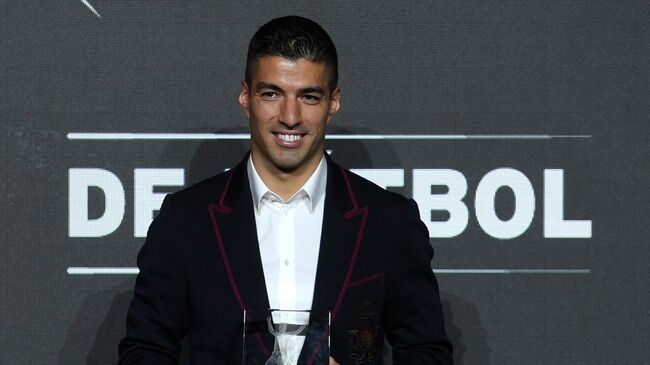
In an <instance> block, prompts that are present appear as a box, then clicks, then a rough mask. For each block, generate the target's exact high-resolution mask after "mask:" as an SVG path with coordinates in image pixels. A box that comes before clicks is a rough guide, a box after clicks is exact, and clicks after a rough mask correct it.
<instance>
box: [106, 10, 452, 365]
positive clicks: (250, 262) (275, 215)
mask: <svg viewBox="0 0 650 365" xmlns="http://www.w3.org/2000/svg"><path fill="white" fill-rule="evenodd" d="M340 95H341V93H340V89H339V87H338V61H337V55H336V49H335V47H334V44H333V43H332V41H331V39H330V38H329V36H328V35H327V33H326V32H325V31H324V30H323V29H322V28H321V27H320V26H319V25H318V24H316V23H314V22H313V21H311V20H308V19H305V18H301V17H283V18H279V19H274V20H272V21H270V22H269V23H267V24H265V25H264V26H262V27H261V28H260V29H259V30H258V31H257V32H256V34H255V35H254V36H253V38H252V40H251V42H250V45H249V49H248V57H247V64H246V76H245V80H244V81H243V82H242V87H241V94H240V96H239V102H240V104H241V107H242V109H243V111H244V113H245V114H246V116H247V117H248V119H249V123H250V131H251V152H250V154H249V155H248V156H246V157H245V158H244V160H243V161H242V162H241V163H240V164H239V165H237V166H235V167H234V168H233V169H231V170H229V171H228V172H226V173H223V174H220V175H217V176H215V177H213V178H210V179H208V180H206V181H203V182H201V183H199V184H196V185H194V186H192V187H189V188H187V189H185V190H182V191H180V192H178V193H175V194H171V195H169V196H167V197H166V199H165V201H164V203H163V205H162V207H161V209H160V213H159V215H158V216H157V217H156V219H155V220H154V221H153V223H152V224H151V227H150V228H149V233H148V236H147V240H146V242H145V244H144V246H143V248H142V250H141V251H140V254H139V255H138V267H139V268H140V274H139V275H138V278H137V280H136V284H135V289H134V297H133V301H132V303H131V307H130V309H129V313H128V318H127V334H126V337H125V338H124V339H123V340H122V342H121V343H120V347H119V354H120V363H122V364H173V363H176V362H177V361H178V360H177V358H178V355H179V351H180V347H179V346H180V345H179V342H180V340H181V339H182V338H183V337H184V336H185V335H186V334H187V335H188V336H189V342H190V351H191V357H192V362H193V363H196V364H233V365H234V364H241V361H242V360H241V353H242V343H241V342H242V340H241V336H242V328H243V326H242V319H243V313H244V310H250V309H268V308H278V309H325V310H328V311H331V323H332V324H331V347H330V355H331V356H332V357H331V358H330V359H329V361H330V364H338V363H340V364H343V365H345V364H379V363H381V354H382V346H383V338H384V334H385V335H386V338H387V339H388V341H389V342H390V343H391V344H392V346H393V359H394V363H395V364H422V365H431V364H451V363H452V359H451V344H450V343H449V341H448V340H447V338H446V335H445V331H444V324H443V318H442V310H441V306H440V299H439V293H438V285H437V282H436V279H435V277H434V275H433V273H432V271H431V268H430V260H431V258H432V255H433V251H432V249H431V247H430V245H429V239H428V234H427V231H426V228H425V226H424V224H423V223H422V222H421V221H420V219H419V216H418V209H417V206H416V204H415V202H414V201H413V200H410V199H406V198H404V197H402V196H399V195H397V194H394V193H391V192H388V191H385V190H383V189H381V188H379V187H377V186H376V185H374V184H372V183H370V182H368V181H366V180H364V179H362V178H361V177H359V176H356V175H354V174H353V173H351V172H349V171H347V170H345V169H343V168H341V167H339V166H338V165H336V164H335V163H334V162H333V161H332V160H331V159H330V158H329V156H327V154H325V153H324V139H325V128H326V126H327V124H329V123H330V121H331V120H332V118H333V117H334V116H335V115H336V113H337V112H338V110H339V108H340ZM269 341H270V342H269ZM268 346H273V342H272V339H271V340H269V339H268V338H265V339H261V340H260V347H261V348H266V349H268ZM306 357H309V356H305V354H300V360H299V361H298V363H301V364H302V363H307V362H308V360H307V359H306Z"/></svg>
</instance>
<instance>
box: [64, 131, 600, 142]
mask: <svg viewBox="0 0 650 365" xmlns="http://www.w3.org/2000/svg"><path fill="white" fill-rule="evenodd" d="M67 138H68V139H69V140H85V141H106V140H112V141H132V140H242V139H243V140H247V139H250V134H248V133H121V132H120V133H77V132H70V133H68V134H67ZM325 138H326V139H329V140H418V139H419V140H471V139H560V138H591V135H590V134H328V135H326V136H325Z"/></svg>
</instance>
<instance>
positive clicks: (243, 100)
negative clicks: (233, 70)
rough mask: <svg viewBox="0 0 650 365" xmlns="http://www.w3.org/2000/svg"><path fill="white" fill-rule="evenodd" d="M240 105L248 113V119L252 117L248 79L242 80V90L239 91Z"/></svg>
mask: <svg viewBox="0 0 650 365" xmlns="http://www.w3.org/2000/svg"><path fill="white" fill-rule="evenodd" d="M239 105H240V106H241V109H242V111H244V114H245V115H246V119H250V110H249V106H250V94H249V93H248V84H247V83H246V80H243V81H242V82H241V92H240V93H239Z"/></svg>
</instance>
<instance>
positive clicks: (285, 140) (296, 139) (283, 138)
mask: <svg viewBox="0 0 650 365" xmlns="http://www.w3.org/2000/svg"><path fill="white" fill-rule="evenodd" d="M273 135H274V136H275V141H276V143H278V144H279V145H280V146H282V147H298V146H300V144H301V143H302V140H303V137H304V136H305V135H304V134H298V133H281V132H275V133H273Z"/></svg>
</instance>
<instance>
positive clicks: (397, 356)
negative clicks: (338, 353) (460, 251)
mask: <svg viewBox="0 0 650 365" xmlns="http://www.w3.org/2000/svg"><path fill="white" fill-rule="evenodd" d="M406 210H407V211H406V214H404V215H403V217H404V218H403V219H404V221H403V222H402V224H401V225H400V226H398V227H400V231H401V232H400V235H401V237H402V239H401V242H400V245H399V247H398V250H399V251H398V253H397V255H396V256H397V259H396V260H395V261H394V262H393V265H392V267H393V270H392V272H393V275H392V278H387V284H388V285H387V288H386V290H387V291H386V302H385V303H386V307H385V312H384V316H385V318H384V324H385V330H386V338H387V339H388V341H389V343H391V345H392V347H393V361H394V364H395V365H407V364H408V365H420V364H421V365H432V364H452V363H453V358H452V344H451V342H450V341H449V340H448V339H447V335H446V333H445V327H444V321H443V314H442V306H441V304H440V294H439V291H438V282H437V280H436V277H435V275H434V274H433V271H432V270H431V259H432V258H433V249H432V248H431V245H430V243H429V234H428V231H427V228H426V226H425V225H424V223H423V222H422V221H421V220H420V216H419V213H418V207H417V204H416V203H415V201H414V200H412V199H409V201H408V207H407V209H406Z"/></svg>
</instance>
